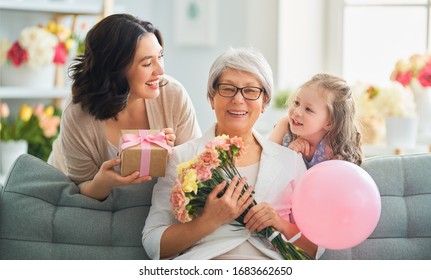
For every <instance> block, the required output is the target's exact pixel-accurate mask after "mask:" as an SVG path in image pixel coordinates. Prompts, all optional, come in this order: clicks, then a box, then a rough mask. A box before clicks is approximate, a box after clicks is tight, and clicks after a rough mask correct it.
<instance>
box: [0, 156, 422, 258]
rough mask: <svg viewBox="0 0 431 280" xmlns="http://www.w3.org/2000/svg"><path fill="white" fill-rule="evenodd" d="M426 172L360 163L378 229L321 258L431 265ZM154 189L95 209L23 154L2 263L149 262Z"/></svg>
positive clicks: (3, 231)
mask: <svg viewBox="0 0 431 280" xmlns="http://www.w3.org/2000/svg"><path fill="white" fill-rule="evenodd" d="M429 166H431V154H420V155H406V156H385V157H375V158H369V159H366V160H365V162H364V164H363V168H364V169H365V170H366V171H367V172H368V173H369V174H370V175H371V176H372V177H373V179H374V180H375V182H376V184H377V186H378V188H379V191H380V194H381V198H382V212H381V216H380V220H379V223H378V225H377V227H376V229H375V230H374V232H373V233H372V234H371V236H370V237H369V238H368V239H367V240H365V241H364V242H362V243H361V244H359V245H358V246H356V247H354V248H350V249H346V250H338V251H334V250H326V252H325V253H324V254H323V256H322V259H376V260H380V259H431V176H429V172H428V169H429ZM154 184H155V181H152V182H149V183H146V184H143V185H139V186H127V187H120V188H117V189H115V190H114V191H113V193H112V194H111V196H109V197H108V198H107V199H106V200H105V201H102V202H100V201H97V200H94V199H91V198H88V197H86V196H83V195H81V194H79V190H78V188H77V187H76V185H75V184H74V183H73V182H71V181H70V180H69V179H68V178H67V177H66V176H65V175H64V174H63V173H62V172H60V171H59V170H57V169H55V168H54V167H52V166H50V165H48V164H47V163H45V162H43V161H41V160H39V159H38V158H35V157H33V156H31V155H22V156H20V157H19V158H18V160H17V161H16V162H15V164H14V165H13V167H12V168H11V170H10V174H9V175H8V177H7V181H6V182H5V184H4V187H3V189H2V190H1V194H0V259H148V256H147V254H146V253H145V250H144V249H143V247H142V243H141V231H142V229H143V227H144V224H145V219H146V217H147V215H148V211H149V208H150V205H151V194H152V188H153V186H154Z"/></svg>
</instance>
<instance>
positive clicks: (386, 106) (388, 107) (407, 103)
mask: <svg viewBox="0 0 431 280" xmlns="http://www.w3.org/2000/svg"><path fill="white" fill-rule="evenodd" d="M375 102H376V107H377V108H378V109H379V111H380V113H381V114H382V115H383V116H387V117H391V116H392V117H393V116H397V117H414V116H416V104H415V101H414V96H413V93H412V92H411V90H410V89H408V88H405V87H403V86H402V85H401V84H399V83H392V84H391V85H390V86H387V87H382V88H381V89H380V92H379V94H378V95H377V98H376V100H375Z"/></svg>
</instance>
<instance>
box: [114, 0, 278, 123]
mask: <svg viewBox="0 0 431 280" xmlns="http://www.w3.org/2000/svg"><path fill="white" fill-rule="evenodd" d="M174 1H175V0H145V1H134V0H116V3H119V4H121V5H123V6H124V7H125V11H126V12H128V13H131V14H133V15H136V16H138V17H140V18H142V19H145V20H150V21H151V22H152V23H153V24H155V25H156V26H157V27H158V28H160V30H161V31H162V33H163V36H164V39H165V67H166V72H167V73H168V74H170V75H172V76H173V77H175V78H176V79H178V80H179V81H180V82H181V83H182V84H183V85H184V86H185V88H186V89H187V91H188V92H189V94H190V96H191V98H192V100H193V103H194V106H195V108H196V112H197V116H198V120H199V124H200V126H201V128H202V130H204V131H205V130H206V129H207V128H209V127H210V126H211V125H212V123H213V122H214V121H215V117H214V114H213V113H212V111H211V107H210V105H209V102H208V101H207V99H206V82H207V79H208V71H209V68H210V66H211V64H212V62H213V60H214V59H215V58H216V56H217V55H219V54H220V53H222V52H223V51H224V50H225V49H227V48H228V47H230V46H232V47H248V46H251V47H254V48H257V49H259V50H260V51H261V52H262V53H263V54H264V55H265V56H266V58H267V59H268V61H269V63H270V64H271V66H272V67H273V69H274V70H276V69H277V39H276V38H277V16H276V14H277V4H278V1H277V0H265V1H261V0H217V1H215V2H216V4H217V7H216V10H215V11H214V12H215V13H216V14H217V15H216V21H217V22H216V24H217V29H216V30H217V32H216V44H215V45H213V46H196V47H184V46H178V45H176V43H175V41H174V33H173V32H174V31H173V30H174V24H175V22H174V13H175V11H174Z"/></svg>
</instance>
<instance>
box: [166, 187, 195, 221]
mask: <svg viewBox="0 0 431 280" xmlns="http://www.w3.org/2000/svg"><path fill="white" fill-rule="evenodd" d="M170 200H171V205H172V212H173V213H174V215H175V217H176V218H177V220H178V221H180V222H182V223H185V222H188V221H191V217H190V216H189V213H188V212H187V210H186V206H187V204H188V203H189V199H188V198H187V197H186V196H185V193H184V192H183V189H182V188H181V182H180V181H179V180H176V181H175V185H174V188H173V189H172V192H171V199H170Z"/></svg>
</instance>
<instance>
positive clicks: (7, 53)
mask: <svg viewBox="0 0 431 280" xmlns="http://www.w3.org/2000/svg"><path fill="white" fill-rule="evenodd" d="M76 38H77V36H76V35H75V34H73V33H72V32H71V31H70V29H67V28H65V27H63V26H62V25H60V24H58V23H56V22H55V21H51V22H49V23H48V25H46V26H41V25H38V26H30V27H26V28H24V29H23V30H22V31H21V32H20V34H19V37H18V38H17V39H16V40H15V41H13V42H12V41H10V40H9V39H7V38H4V39H2V40H1V42H0V65H3V67H2V72H3V73H2V81H1V83H2V85H3V86H20V85H22V84H23V83H27V84H31V85H32V86H42V87H52V86H54V78H55V66H62V65H64V64H65V63H66V62H67V59H68V57H69V56H70V55H71V54H72V53H73V52H74V50H75V49H76V47H77V44H78V43H77V40H76ZM43 77H45V78H43Z"/></svg>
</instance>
